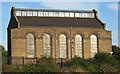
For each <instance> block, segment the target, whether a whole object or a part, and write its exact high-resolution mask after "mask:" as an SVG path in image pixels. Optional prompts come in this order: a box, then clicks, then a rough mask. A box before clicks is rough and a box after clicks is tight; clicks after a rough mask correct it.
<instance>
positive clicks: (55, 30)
mask: <svg viewBox="0 0 120 74" xmlns="http://www.w3.org/2000/svg"><path fill="white" fill-rule="evenodd" d="M54 32H55V43H54V44H55V63H57V59H56V27H55V29H54Z"/></svg>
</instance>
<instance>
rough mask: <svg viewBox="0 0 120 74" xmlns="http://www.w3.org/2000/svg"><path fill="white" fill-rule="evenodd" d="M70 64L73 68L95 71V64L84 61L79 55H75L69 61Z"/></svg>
mask: <svg viewBox="0 0 120 74" xmlns="http://www.w3.org/2000/svg"><path fill="white" fill-rule="evenodd" d="M70 66H74V67H73V68H75V67H76V68H77V67H79V68H81V69H82V70H84V71H88V72H97V70H96V68H95V66H94V65H92V64H90V62H89V61H86V60H85V59H83V58H79V57H76V56H75V57H74V58H73V60H72V61H71V62H70Z"/></svg>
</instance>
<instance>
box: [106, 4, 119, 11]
mask: <svg viewBox="0 0 120 74" xmlns="http://www.w3.org/2000/svg"><path fill="white" fill-rule="evenodd" d="M106 7H107V8H109V9H111V10H118V3H111V4H108V5H106Z"/></svg>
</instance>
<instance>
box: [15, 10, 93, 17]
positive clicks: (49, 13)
mask: <svg viewBox="0 0 120 74" xmlns="http://www.w3.org/2000/svg"><path fill="white" fill-rule="evenodd" d="M16 16H44V17H79V18H94V16H95V15H94V11H93V10H59V9H27V8H24V9H23V8H16Z"/></svg>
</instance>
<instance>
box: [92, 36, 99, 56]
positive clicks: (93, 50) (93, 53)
mask: <svg viewBox="0 0 120 74" xmlns="http://www.w3.org/2000/svg"><path fill="white" fill-rule="evenodd" d="M97 44H98V42H97V36H96V35H91V36H90V46H91V58H93V57H94V56H95V54H96V53H97V52H98V47H97V46H98V45H97Z"/></svg>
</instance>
